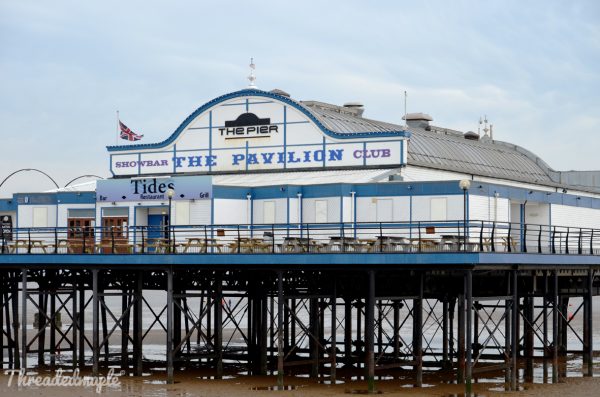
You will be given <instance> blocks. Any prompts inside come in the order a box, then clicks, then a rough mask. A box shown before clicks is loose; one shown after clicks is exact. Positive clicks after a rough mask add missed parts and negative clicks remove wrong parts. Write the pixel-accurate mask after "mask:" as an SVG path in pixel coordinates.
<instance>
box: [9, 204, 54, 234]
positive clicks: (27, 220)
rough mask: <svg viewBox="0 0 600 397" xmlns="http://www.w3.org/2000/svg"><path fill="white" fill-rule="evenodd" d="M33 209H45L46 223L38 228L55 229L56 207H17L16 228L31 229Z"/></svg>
mask: <svg viewBox="0 0 600 397" xmlns="http://www.w3.org/2000/svg"><path fill="white" fill-rule="evenodd" d="M34 208H42V209H46V214H47V218H46V219H47V222H46V224H45V225H40V227H55V226H56V205H34V204H32V205H19V207H18V217H19V219H18V222H19V225H18V227H20V228H21V227H33V212H34Z"/></svg>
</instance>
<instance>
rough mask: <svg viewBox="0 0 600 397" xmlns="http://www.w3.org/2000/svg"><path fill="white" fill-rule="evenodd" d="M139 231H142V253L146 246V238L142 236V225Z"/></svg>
mask: <svg viewBox="0 0 600 397" xmlns="http://www.w3.org/2000/svg"><path fill="white" fill-rule="evenodd" d="M140 232H141V233H142V254H143V253H144V251H145V250H144V248H146V246H145V244H146V239H145V238H144V226H142V228H141V230H140Z"/></svg>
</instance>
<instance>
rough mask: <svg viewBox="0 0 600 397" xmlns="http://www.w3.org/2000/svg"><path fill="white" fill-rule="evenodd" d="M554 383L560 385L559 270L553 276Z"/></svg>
mask: <svg viewBox="0 0 600 397" xmlns="http://www.w3.org/2000/svg"><path fill="white" fill-rule="evenodd" d="M552 286H553V287H552V383H558V270H555V271H554V273H553V274H552Z"/></svg>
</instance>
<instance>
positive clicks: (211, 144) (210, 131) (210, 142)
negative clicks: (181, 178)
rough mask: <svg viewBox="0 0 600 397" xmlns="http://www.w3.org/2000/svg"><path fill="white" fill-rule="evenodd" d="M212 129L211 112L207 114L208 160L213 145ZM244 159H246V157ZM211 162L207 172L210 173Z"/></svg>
mask: <svg viewBox="0 0 600 397" xmlns="http://www.w3.org/2000/svg"><path fill="white" fill-rule="evenodd" d="M212 129H213V125H212V110H211V111H210V112H208V155H209V156H211V157H210V158H211V159H212V151H213V143H212V136H213V134H212ZM246 158H248V157H247V156H246ZM212 163H213V162H212V161H211V162H210V165H209V166H208V171H209V172H210V171H212Z"/></svg>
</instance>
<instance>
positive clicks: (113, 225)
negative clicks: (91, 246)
mask: <svg viewBox="0 0 600 397" xmlns="http://www.w3.org/2000/svg"><path fill="white" fill-rule="evenodd" d="M127 226H128V218H127V217H121V216H109V217H104V218H102V246H103V248H102V252H104V253H111V252H112V245H113V242H114V247H115V251H114V252H115V253H119V254H126V253H128V252H129V250H128V247H127V245H128V228H127Z"/></svg>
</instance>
